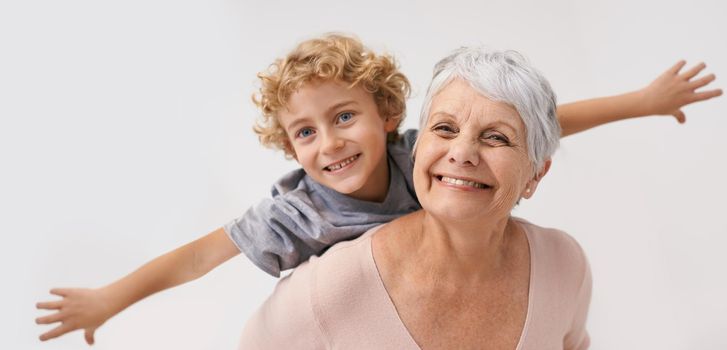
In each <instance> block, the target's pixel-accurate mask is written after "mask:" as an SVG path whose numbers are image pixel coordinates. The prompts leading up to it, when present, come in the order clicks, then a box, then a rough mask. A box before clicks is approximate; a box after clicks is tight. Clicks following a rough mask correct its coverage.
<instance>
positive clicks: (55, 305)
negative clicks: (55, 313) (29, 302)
mask: <svg viewBox="0 0 727 350" xmlns="http://www.w3.org/2000/svg"><path fill="white" fill-rule="evenodd" d="M35 307H36V308H38V309H42V310H58V309H60V308H61V307H63V302H62V301H61V300H58V301H44V302H40V303H37V304H35Z"/></svg>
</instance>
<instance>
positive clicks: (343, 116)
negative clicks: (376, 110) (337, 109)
mask: <svg viewBox="0 0 727 350" xmlns="http://www.w3.org/2000/svg"><path fill="white" fill-rule="evenodd" d="M351 119H353V113H351V112H346V113H341V114H339V115H338V121H339V122H341V123H345V122H347V121H349V120H351Z"/></svg>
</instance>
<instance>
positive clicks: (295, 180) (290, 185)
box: [271, 168, 307, 197]
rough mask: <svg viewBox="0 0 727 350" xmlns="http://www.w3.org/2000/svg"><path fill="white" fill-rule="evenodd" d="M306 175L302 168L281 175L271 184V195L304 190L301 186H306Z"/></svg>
mask: <svg viewBox="0 0 727 350" xmlns="http://www.w3.org/2000/svg"><path fill="white" fill-rule="evenodd" d="M306 176H307V175H306V173H305V171H304V170H303V169H302V168H301V169H295V170H293V171H290V172H288V173H287V174H285V175H283V176H282V177H281V178H280V179H278V180H277V181H275V183H274V184H273V188H272V189H271V192H272V195H273V197H275V196H279V195H284V194H286V193H289V192H292V191H295V190H304V189H303V188H301V187H302V186H306V183H305V181H304V179H305V177H306Z"/></svg>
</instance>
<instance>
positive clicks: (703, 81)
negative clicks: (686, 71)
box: [689, 74, 717, 90]
mask: <svg viewBox="0 0 727 350" xmlns="http://www.w3.org/2000/svg"><path fill="white" fill-rule="evenodd" d="M714 79H717V77H716V76H715V75H714V74H709V75H706V76H703V77H701V78H699V79H697V80H695V81H690V82H689V88H690V89H692V90H694V89H699V88H700V87H702V86H705V85H707V84H709V83H711V82H713V81H714Z"/></svg>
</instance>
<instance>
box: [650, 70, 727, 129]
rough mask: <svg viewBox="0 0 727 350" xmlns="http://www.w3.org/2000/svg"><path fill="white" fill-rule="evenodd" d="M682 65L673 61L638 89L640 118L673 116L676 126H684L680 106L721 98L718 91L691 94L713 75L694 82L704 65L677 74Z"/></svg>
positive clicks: (720, 91)
mask: <svg viewBox="0 0 727 350" xmlns="http://www.w3.org/2000/svg"><path fill="white" fill-rule="evenodd" d="M685 64H686V61H684V60H681V61H679V62H677V64H675V65H674V66H673V67H671V68H669V69H668V70H667V71H666V72H664V73H662V74H661V75H659V76H658V77H657V78H656V80H654V81H653V82H651V84H649V85H648V86H647V87H645V88H643V89H642V90H641V93H642V94H643V98H644V107H645V108H646V110H645V111H644V113H643V115H673V116H674V117H675V118H676V119H677V121H678V122H679V123H684V122H685V121H686V116H685V115H684V112H682V110H681V108H682V107H684V106H686V105H688V104H691V103H694V102H699V101H704V100H708V99H710V98H712V97H717V96H719V95H722V90H721V89H713V90H706V91H700V92H697V91H695V90H697V89H699V88H701V87H704V86H706V85H708V84H709V83H711V82H712V81H714V79H715V76H714V74H708V75H705V76H703V77H700V78H698V79H694V77H696V76H697V74H699V72H701V71H702V70H703V69H704V68H705V67H706V65H705V64H704V63H699V64H697V65H696V66H694V67H691V68H689V69H688V70H686V71H684V72H682V73H680V72H679V71H681V69H682V68H683V67H684V65H685Z"/></svg>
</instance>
